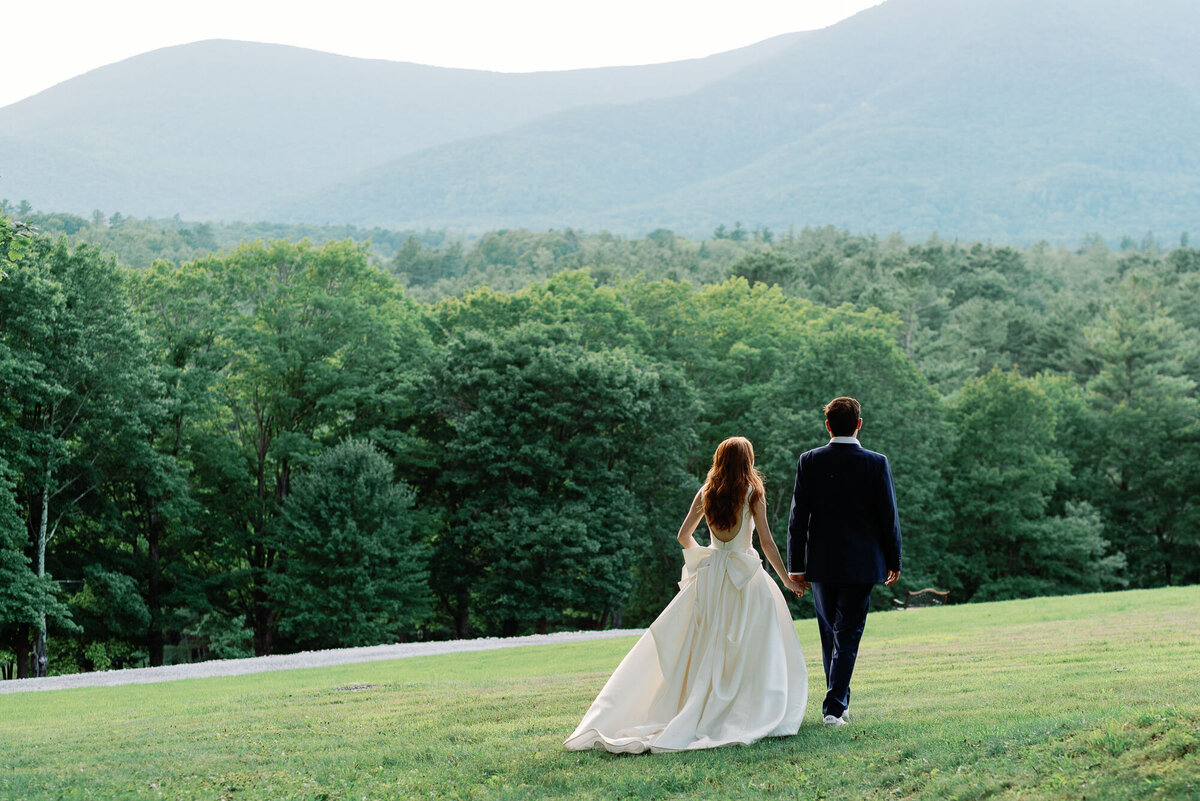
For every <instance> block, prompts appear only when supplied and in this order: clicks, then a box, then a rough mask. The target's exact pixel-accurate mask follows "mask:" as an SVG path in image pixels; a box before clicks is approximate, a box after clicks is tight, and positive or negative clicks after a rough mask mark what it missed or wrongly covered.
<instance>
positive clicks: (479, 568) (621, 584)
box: [429, 323, 690, 636]
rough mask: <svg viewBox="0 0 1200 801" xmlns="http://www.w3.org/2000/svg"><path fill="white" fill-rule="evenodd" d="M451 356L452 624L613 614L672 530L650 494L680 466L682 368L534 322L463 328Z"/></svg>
mask: <svg viewBox="0 0 1200 801" xmlns="http://www.w3.org/2000/svg"><path fill="white" fill-rule="evenodd" d="M444 363H445V367H444V369H443V370H442V371H441V373H440V375H439V376H438V377H437V379H436V381H435V383H434V384H433V386H432V387H431V391H430V393H429V397H430V399H431V403H432V405H433V408H432V409H431V411H432V412H433V414H434V415H435V416H436V417H437V418H440V419H441V420H442V421H444V422H443V427H442V428H441V429H440V434H438V435H437V436H438V437H439V439H438V444H439V446H440V449H441V452H442V454H443V457H442V461H441V464H440V466H439V467H440V470H439V475H440V487H439V495H440V497H442V498H443V499H444V503H445V504H446V506H445V512H444V515H445V516H444V518H443V528H442V530H441V531H440V532H439V534H438V535H437V537H436V538H435V542H434V544H435V555H434V573H435V576H436V577H437V579H436V582H435V588H434V589H435V592H436V593H437V595H438V599H439V604H440V606H441V608H442V609H443V611H444V613H445V614H446V615H447V616H448V617H449V618H450V620H451V621H452V625H453V630H454V633H455V634H456V635H457V636H466V635H467V634H468V633H470V631H471V630H472V627H473V626H475V625H482V627H483V628H484V630H486V631H494V632H497V633H503V634H515V633H517V632H519V631H522V630H530V629H533V630H536V631H546V630H548V629H549V628H550V627H557V626H560V625H570V626H586V627H593V626H602V625H605V624H606V623H607V622H608V621H609V620H611V618H612V616H613V613H614V611H615V610H619V609H620V608H621V607H622V606H623V605H624V604H625V602H626V601H627V600H628V597H629V595H630V592H631V590H632V586H633V574H632V570H631V568H632V565H633V562H634V560H635V555H636V554H637V553H638V552H639V551H640V550H642V549H643V548H645V547H646V545H647V544H648V541H649V539H650V538H653V537H660V538H666V537H667V536H669V533H668V532H666V531H664V530H663V529H662V527H661V525H656V524H658V523H659V521H658V520H657V519H655V517H654V514H653V511H652V509H651V508H649V507H650V506H651V505H652V504H655V503H660V502H661V497H662V495H663V493H664V490H665V491H666V492H667V493H668V494H672V493H677V491H678V486H679V482H680V481H681V480H682V479H683V473H682V471H681V470H680V469H679V467H677V466H676V465H678V464H680V463H681V462H682V460H683V458H684V455H685V454H686V452H687V447H688V439H689V433H690V432H689V431H688V430H687V428H686V423H685V415H686V410H687V409H688V407H689V401H690V398H689V395H688V392H687V390H686V387H685V386H684V384H683V382H682V380H681V379H680V377H679V376H678V375H677V374H675V373H674V372H673V371H671V370H669V369H666V368H664V367H662V366H661V365H656V364H654V363H652V362H649V361H648V360H646V359H645V358H640V357H638V356H637V354H635V353H633V352H630V351H627V350H623V349H612V350H607V351H603V352H591V351H588V350H586V349H585V348H583V347H582V346H581V344H580V342H579V339H578V338H577V337H576V336H575V335H574V334H573V332H572V331H571V330H570V329H569V328H567V327H565V326H561V325H559V326H545V325H542V324H535V323H529V324H526V325H524V326H521V327H519V328H517V329H515V330H512V331H508V332H503V333H500V334H490V335H486V336H485V335H480V334H478V333H475V332H472V331H469V330H467V331H461V332H457V331H456V332H455V335H454V338H453V339H452V340H451V341H450V342H449V343H448V346H447V350H446V354H445V362H444ZM680 410H682V411H683V414H681V413H680ZM684 509H685V506H683V505H680V506H679V507H678V508H677V509H672V511H675V512H677V513H682V511H683V510H684ZM477 602H481V603H478V608H477V609H473V608H472V607H473V605H474V604H476V603H477Z"/></svg>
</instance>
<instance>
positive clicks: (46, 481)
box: [33, 407, 54, 678]
mask: <svg viewBox="0 0 1200 801" xmlns="http://www.w3.org/2000/svg"><path fill="white" fill-rule="evenodd" d="M50 428H51V429H53V428H54V407H51V409H50ZM50 458H51V457H50V456H49V455H47V457H46V472H45V474H44V475H43V482H42V519H41V520H40V521H38V543H37V577H38V581H39V582H41V581H43V580H44V579H45V578H46V537H47V532H46V525H47V523H48V521H49V519H50V478H51V470H50ZM33 659H34V668H33V671H34V675H35V676H37V677H39V678H40V677H42V676H45V675H46V668H47V666H48V664H49V661H50V660H49V657H48V655H47V654H46V605H45V604H42V609H41V611H40V612H39V613H38V630H37V640H36V642H35V643H34V646H33Z"/></svg>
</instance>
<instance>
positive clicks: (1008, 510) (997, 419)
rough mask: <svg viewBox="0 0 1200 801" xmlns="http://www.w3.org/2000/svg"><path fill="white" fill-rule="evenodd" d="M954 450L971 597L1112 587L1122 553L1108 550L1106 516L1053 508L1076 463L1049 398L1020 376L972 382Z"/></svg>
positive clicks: (956, 415)
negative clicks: (1062, 445)
mask: <svg viewBox="0 0 1200 801" xmlns="http://www.w3.org/2000/svg"><path fill="white" fill-rule="evenodd" d="M950 419H951V421H952V423H953V424H954V427H955V433H956V435H957V440H958V443H957V447H956V448H955V449H954V450H953V452H952V454H951V456H950V459H949V462H950V467H951V471H952V472H951V480H950V487H949V493H950V497H952V498H953V499H954V507H955V508H954V518H953V531H954V538H953V540H952V542H951V549H950V550H951V552H952V553H954V554H955V555H956V557H957V560H958V562H959V564H961V565H962V571H963V572H962V576H961V582H962V586H963V590H964V591H965V593H966V595H967V597H968V598H971V599H975V600H999V599H1004V598H1012V597H1024V596H1027V595H1049V594H1060V593H1069V592H1085V591H1092V590H1100V589H1107V588H1111V587H1113V586H1116V585H1117V584H1118V583H1119V575H1118V574H1119V572H1120V570H1121V568H1122V567H1123V565H1124V558H1123V557H1122V556H1120V555H1109V554H1108V553H1107V550H1108V543H1107V542H1106V541H1105V540H1104V538H1103V536H1102V534H1103V524H1102V522H1101V519H1100V516H1099V514H1098V513H1097V512H1096V511H1095V510H1094V509H1093V508H1092V507H1090V506H1089V505H1087V504H1086V503H1068V504H1067V505H1066V508H1065V510H1064V512H1063V514H1061V515H1054V514H1052V510H1051V508H1050V503H1051V500H1052V497H1053V493H1054V490H1055V488H1056V486H1057V485H1058V484H1059V482H1061V481H1062V480H1063V479H1064V478H1065V477H1066V476H1067V475H1068V472H1069V465H1068V463H1067V461H1066V459H1065V458H1064V457H1063V455H1062V453H1061V451H1060V450H1059V449H1058V448H1057V446H1056V445H1055V424H1056V421H1055V415H1054V407H1053V404H1052V403H1051V400H1050V398H1049V397H1048V396H1047V395H1046V393H1045V392H1043V391H1042V390H1041V389H1040V388H1039V387H1038V385H1037V383H1036V382H1034V381H1032V380H1030V379H1026V378H1022V377H1021V376H1020V375H1019V374H1018V373H1016V372H1015V371H1009V372H1004V371H1002V370H999V369H994V370H992V371H991V372H989V373H988V374H987V375H985V376H982V377H980V378H977V379H972V380H970V381H968V382H967V383H966V384H965V385H964V386H963V388H962V391H961V392H960V393H959V395H958V397H957V399H956V401H955V404H954V406H953V408H952V410H951V418H950Z"/></svg>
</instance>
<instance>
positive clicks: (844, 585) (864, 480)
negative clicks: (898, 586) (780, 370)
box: [788, 398, 900, 726]
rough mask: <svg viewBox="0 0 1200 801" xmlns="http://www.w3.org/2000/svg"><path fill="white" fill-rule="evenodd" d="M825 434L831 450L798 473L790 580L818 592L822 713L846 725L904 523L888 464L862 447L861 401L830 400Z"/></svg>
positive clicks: (896, 571) (892, 578) (896, 573)
mask: <svg viewBox="0 0 1200 801" xmlns="http://www.w3.org/2000/svg"><path fill="white" fill-rule="evenodd" d="M825 428H827V429H828V430H829V435H830V437H831V439H830V440H829V444H828V445H824V446H822V447H820V448H815V449H814V450H811V451H809V452H808V453H805V454H804V455H802V456H801V457H800V462H799V464H798V465H797V466H796V489H795V492H794V493H793V495H792V516H791V520H790V521H789V522H788V575H789V576H791V578H792V579H794V580H795V581H796V582H798V583H799V584H800V586H801V587H811V588H812V592H813V605H814V606H815V607H816V610H817V627H818V628H819V629H820V632H821V652H822V655H823V656H824V660H825V686H826V690H827V691H826V693H825V702H824V703H823V704H822V706H821V710H822V712H823V713H824V715H825V718H824V720H825V723H826V725H829V726H845V725H846V709H847V708H848V707H849V706H850V674H851V673H853V672H854V659H855V657H856V656H858V643H859V640H861V639H862V633H863V626H864V625H865V624H866V622H867V607H869V606H870V604H871V587H872V586H873V585H875V584H877V583H878V582H881V581H882V582H883V583H884V584H885V585H891V584H895V583H896V580H897V579H898V578H900V518H899V516H898V514H897V512H896V492H895V490H894V488H893V487H892V471H891V468H890V467H888V460H887V457H886V456H884V455H883V454H881V453H875V452H874V451H869V450H867V449H866V448H864V447H862V446H861V445H860V444H859V443H858V432H859V429H861V428H862V407H861V406H859V403H858V401H856V400H855V399H854V398H834V399H833V400H831V401H830V402H829V403H828V404H827V405H826V406H825Z"/></svg>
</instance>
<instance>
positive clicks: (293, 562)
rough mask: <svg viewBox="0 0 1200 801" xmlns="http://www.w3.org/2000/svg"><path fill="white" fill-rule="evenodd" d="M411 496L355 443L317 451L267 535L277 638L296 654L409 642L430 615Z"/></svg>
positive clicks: (373, 454) (371, 450) (423, 551)
mask: <svg viewBox="0 0 1200 801" xmlns="http://www.w3.org/2000/svg"><path fill="white" fill-rule="evenodd" d="M413 500H414V495H413V492H412V491H411V490H410V489H409V488H408V487H407V486H406V485H404V484H403V483H397V482H396V481H395V480H394V479H393V470H392V466H391V464H390V463H389V462H388V460H387V458H386V457H385V456H384V455H383V454H382V453H381V452H380V451H379V450H378V449H377V448H376V447H375V446H373V445H372V444H370V443H369V442H366V441H364V440H352V439H348V440H345V441H343V442H341V443H340V444H338V445H335V446H333V447H332V448H328V449H326V450H324V451H322V452H321V453H320V454H319V455H318V456H317V457H316V458H315V459H314V460H313V461H312V463H311V465H310V466H309V467H308V469H307V470H306V471H305V472H304V473H302V474H300V475H299V476H298V477H297V479H296V481H295V484H294V486H293V489H292V492H291V494H290V495H289V496H288V498H287V501H286V502H285V503H284V506H283V514H282V516H281V518H280V519H279V521H278V523H277V525H275V526H274V527H273V532H272V535H271V541H272V545H273V546H274V547H275V548H276V550H278V552H279V553H280V554H281V556H280V561H279V564H278V566H277V569H276V570H275V571H274V572H272V573H271V575H270V577H269V581H268V594H269V596H270V598H271V601H272V604H273V605H274V607H275V609H276V610H277V612H278V627H279V633H280V634H281V635H283V636H284V637H286V638H287V639H288V640H289V641H290V642H291V643H292V644H294V645H296V646H298V647H301V648H335V647H344V646H357V645H375V644H378V643H385V642H395V641H397V640H402V639H408V638H411V637H412V636H413V635H414V634H415V632H416V630H417V628H418V627H419V626H421V625H422V624H424V623H425V622H426V621H427V618H428V616H429V613H430V610H431V603H430V600H431V599H430V591H429V568H428V561H429V551H428V548H427V547H425V546H424V545H423V544H422V543H421V542H420V541H419V540H418V539H417V528H418V527H417V526H415V525H414V522H413V516H414V513H413V511H412V506H413Z"/></svg>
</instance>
